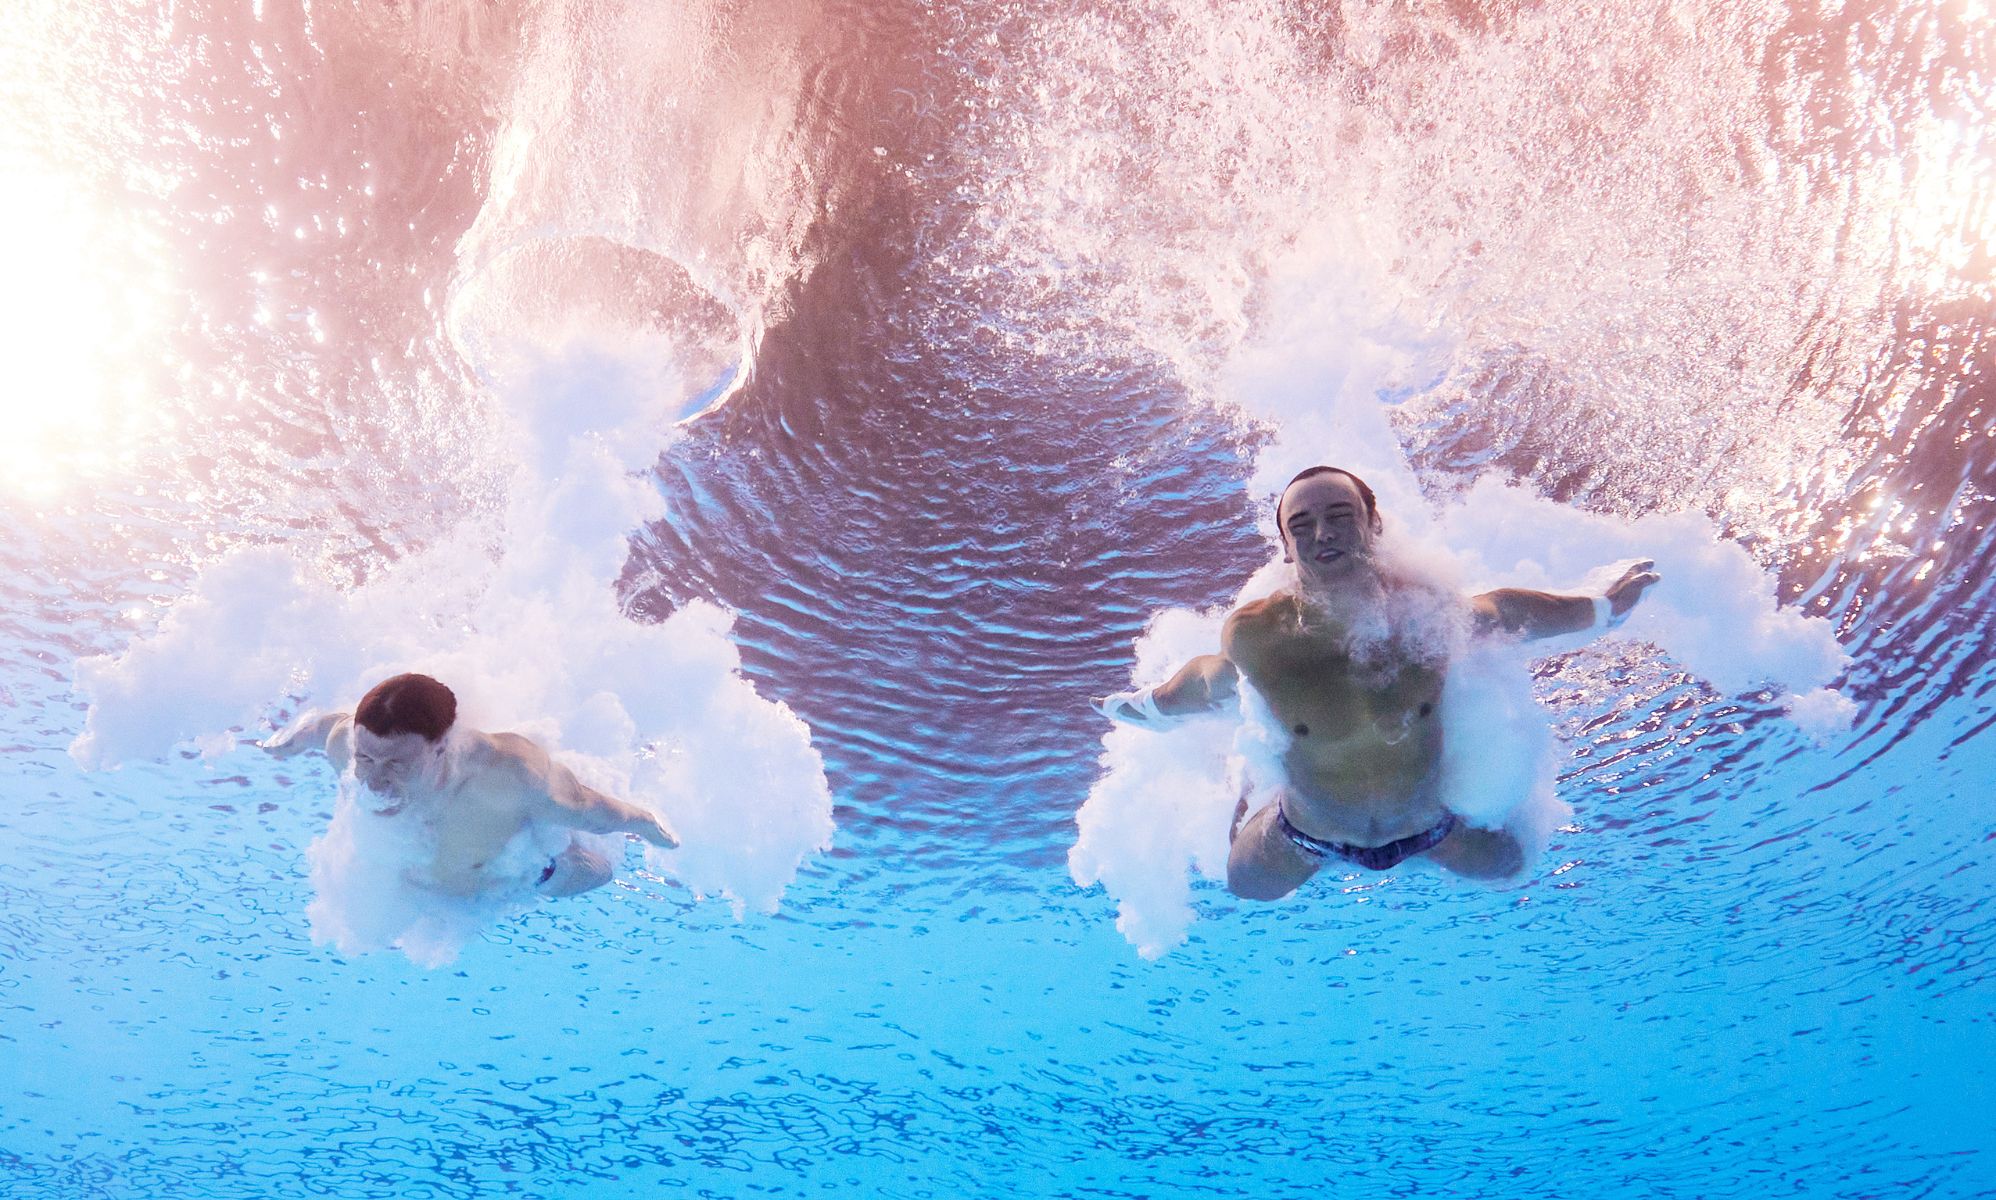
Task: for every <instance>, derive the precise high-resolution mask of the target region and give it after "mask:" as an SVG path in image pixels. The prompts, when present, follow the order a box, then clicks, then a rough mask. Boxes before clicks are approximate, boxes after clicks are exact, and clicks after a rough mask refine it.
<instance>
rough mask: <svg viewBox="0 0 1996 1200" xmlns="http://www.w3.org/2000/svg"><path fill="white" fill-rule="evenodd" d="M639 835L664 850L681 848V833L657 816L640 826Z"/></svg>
mask: <svg viewBox="0 0 1996 1200" xmlns="http://www.w3.org/2000/svg"><path fill="white" fill-rule="evenodd" d="M638 836H639V837H641V838H643V839H644V840H646V841H647V842H650V843H651V844H652V845H654V846H657V847H659V848H660V849H662V850H677V849H679V835H678V834H676V833H674V832H672V829H671V827H670V826H668V825H667V824H666V823H665V822H664V821H662V820H660V819H659V818H657V817H653V818H652V819H651V821H650V822H649V823H647V824H644V825H640V826H638Z"/></svg>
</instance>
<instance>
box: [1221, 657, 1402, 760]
mask: <svg viewBox="0 0 1996 1200" xmlns="http://www.w3.org/2000/svg"><path fill="white" fill-rule="evenodd" d="M1241 666H1242V669H1243V670H1244V671H1245V672H1246V674H1247V676H1248V680H1249V682H1251V683H1253V684H1254V685H1255V688H1256V689H1257V690H1258V691H1260V692H1261V694H1262V696H1263V698H1264V699H1265V700H1266V701H1267V702H1268V706H1269V709H1270V711H1271V712H1273V713H1274V715H1275V716H1276V717H1277V718H1278V719H1279V720H1281V721H1282V722H1283V724H1285V725H1287V726H1289V727H1290V730H1289V731H1290V733H1291V734H1292V735H1293V736H1295V737H1298V738H1311V737H1314V738H1317V739H1318V740H1319V741H1320V742H1322V741H1335V740H1343V739H1344V738H1345V737H1347V736H1350V735H1352V734H1354V733H1359V732H1360V731H1362V730H1369V729H1370V727H1371V726H1372V725H1374V724H1375V723H1377V722H1378V721H1379V720H1381V719H1382V718H1384V719H1388V720H1390V721H1392V722H1394V723H1395V724H1399V723H1400V722H1401V721H1402V720H1403V719H1405V720H1415V721H1418V720H1420V719H1422V718H1425V717H1428V716H1429V715H1431V714H1432V713H1433V711H1434V706H1435V704H1436V702H1437V701H1438V700H1439V699H1440V695H1441V675H1440V673H1439V672H1436V671H1432V670H1427V669H1423V668H1420V667H1414V666H1400V667H1394V666H1392V665H1386V666H1384V667H1382V666H1380V665H1378V664H1361V663H1358V662H1355V661H1354V660H1353V659H1352V657H1351V656H1350V655H1349V654H1347V653H1344V652H1342V651H1341V650H1339V649H1337V648H1334V647H1327V646H1324V645H1323V644H1321V643H1320V642H1317V641H1316V640H1314V639H1309V638H1304V637H1292V638H1285V639H1281V640H1279V641H1275V642H1273V644H1265V645H1263V646H1262V647H1260V653H1258V654H1256V655H1255V656H1254V657H1253V659H1252V660H1250V661H1249V662H1247V663H1243V664H1241Z"/></svg>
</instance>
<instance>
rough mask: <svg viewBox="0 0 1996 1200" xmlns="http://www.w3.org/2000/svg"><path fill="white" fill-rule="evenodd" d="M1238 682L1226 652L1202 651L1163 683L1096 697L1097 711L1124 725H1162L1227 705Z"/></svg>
mask: <svg viewBox="0 0 1996 1200" xmlns="http://www.w3.org/2000/svg"><path fill="white" fill-rule="evenodd" d="M1239 685H1240V671H1239V670H1237V669H1236V668H1235V667H1234V664H1233V663H1231V662H1229V661H1228V660H1227V658H1226V656H1225V655H1220V654H1201V655H1200V656H1199V657H1197V658H1195V659H1193V660H1192V661H1191V662H1188V663H1186V664H1185V665H1184V666H1182V667H1180V668H1178V672H1177V673H1176V674H1174V675H1173V676H1172V677H1171V678H1169V679H1167V680H1165V681H1164V682H1163V683H1160V684H1155V685H1153V686H1151V687H1147V688H1138V689H1137V690H1135V691H1133V692H1117V693H1116V694H1114V695H1112V696H1102V697H1099V698H1097V699H1096V700H1095V702H1094V704H1095V711H1097V712H1099V713H1101V714H1102V715H1103V716H1105V717H1107V718H1109V719H1110V720H1112V721H1120V722H1122V723H1123V724H1125V725H1140V726H1144V727H1146V728H1162V727H1165V726H1168V725H1172V724H1174V723H1176V722H1177V721H1179V720H1182V719H1184V718H1186V717H1196V716H1198V715H1199V714H1201V713H1206V712H1214V711H1217V710H1219V709H1222V708H1225V707H1226V706H1227V705H1228V704H1230V703H1232V702H1233V699H1234V695H1235V693H1236V692H1238V691H1239Z"/></svg>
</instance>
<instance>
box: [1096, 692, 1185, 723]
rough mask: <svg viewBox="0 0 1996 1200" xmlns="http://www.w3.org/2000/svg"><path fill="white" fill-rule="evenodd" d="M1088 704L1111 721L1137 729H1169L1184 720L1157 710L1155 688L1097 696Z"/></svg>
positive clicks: (1180, 716) (1174, 714) (1182, 717)
mask: <svg viewBox="0 0 1996 1200" xmlns="http://www.w3.org/2000/svg"><path fill="white" fill-rule="evenodd" d="M1089 703H1090V704H1093V705H1094V706H1095V711H1096V712H1098V713H1101V714H1102V715H1103V716H1105V717H1107V718H1109V719H1110V720H1111V721H1114V722H1116V723H1117V724H1119V725H1134V726H1136V727H1137V728H1138V729H1169V728H1171V727H1172V726H1174V725H1178V724H1181V723H1182V722H1184V721H1185V719H1186V718H1185V717H1184V716H1182V715H1180V714H1177V713H1168V712H1163V711H1161V710H1160V709H1159V708H1158V706H1157V689H1156V688H1155V687H1144V688H1138V689H1136V690H1135V691H1131V692H1116V693H1114V694H1113V695H1108V696H1097V697H1096V698H1095V699H1093V700H1091V701H1089Z"/></svg>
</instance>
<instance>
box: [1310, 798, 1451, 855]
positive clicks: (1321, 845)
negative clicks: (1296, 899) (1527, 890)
mask: <svg viewBox="0 0 1996 1200" xmlns="http://www.w3.org/2000/svg"><path fill="white" fill-rule="evenodd" d="M1275 824H1276V827H1277V828H1279V829H1281V830H1282V836H1283V837H1286V838H1288V839H1289V844H1290V845H1292V846H1294V847H1296V848H1297V849H1298V850H1301V851H1302V852H1303V853H1305V854H1307V855H1309V856H1310V857H1311V858H1315V859H1325V858H1342V859H1344V860H1345V861H1346V862H1352V863H1357V864H1358V865H1359V866H1361V867H1364V868H1366V869H1367V870H1369V871H1384V870H1387V869H1388V868H1390V867H1397V866H1399V865H1400V864H1401V863H1403V862H1406V861H1407V860H1408V859H1410V858H1412V857H1414V856H1415V855H1416V854H1419V853H1421V852H1422V851H1423V850H1432V849H1434V848H1435V847H1436V846H1438V845H1440V844H1441V840H1442V839H1443V838H1445V837H1447V836H1448V835H1449V834H1451V833H1453V832H1455V814H1454V813H1452V812H1445V813H1443V814H1442V819H1441V823H1440V824H1438V825H1436V826H1435V827H1434V828H1433V829H1423V830H1422V831H1421V832H1419V833H1414V834H1409V835H1408V836H1406V837H1403V838H1401V839H1400V840H1399V841H1397V842H1388V843H1386V844H1385V845H1384V846H1354V845H1352V844H1351V843H1350V842H1327V841H1324V840H1323V839H1321V838H1313V837H1311V836H1310V835H1309V834H1307V833H1304V832H1303V831H1302V830H1300V829H1298V828H1296V827H1295V826H1294V825H1291V824H1290V823H1289V814H1288V813H1286V812H1284V811H1282V806H1281V805H1280V804H1277V805H1276V808H1275Z"/></svg>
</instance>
